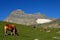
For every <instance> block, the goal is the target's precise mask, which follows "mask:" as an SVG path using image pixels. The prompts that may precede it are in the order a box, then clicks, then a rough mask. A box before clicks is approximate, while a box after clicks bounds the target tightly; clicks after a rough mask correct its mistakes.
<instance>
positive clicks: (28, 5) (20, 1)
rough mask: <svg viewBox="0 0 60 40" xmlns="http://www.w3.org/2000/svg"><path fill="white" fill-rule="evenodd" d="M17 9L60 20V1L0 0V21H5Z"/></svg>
mask: <svg viewBox="0 0 60 40" xmlns="http://www.w3.org/2000/svg"><path fill="white" fill-rule="evenodd" d="M16 9H22V10H24V11H25V12H26V13H35V12H40V13H41V14H45V15H46V16H47V17H49V18H60V0H0V20H4V19H5V18H6V17H7V16H8V15H9V14H10V12H12V11H13V10H16Z"/></svg>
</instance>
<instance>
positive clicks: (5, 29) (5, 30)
mask: <svg viewBox="0 0 60 40" xmlns="http://www.w3.org/2000/svg"><path fill="white" fill-rule="evenodd" d="M4 32H5V35H7V28H6V26H5V27H4Z"/></svg>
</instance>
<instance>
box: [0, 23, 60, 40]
mask: <svg viewBox="0 0 60 40" xmlns="http://www.w3.org/2000/svg"><path fill="white" fill-rule="evenodd" d="M5 23H6V22H0V40H34V39H36V38H37V39H39V40H56V39H53V38H52V37H56V36H57V37H59V38H60V34H56V31H58V30H59V29H51V32H50V33H47V32H41V31H40V28H35V29H34V28H32V27H29V26H25V25H19V24H15V25H16V27H17V30H18V33H19V36H11V35H7V36H4V29H3V26H4V24H5Z"/></svg>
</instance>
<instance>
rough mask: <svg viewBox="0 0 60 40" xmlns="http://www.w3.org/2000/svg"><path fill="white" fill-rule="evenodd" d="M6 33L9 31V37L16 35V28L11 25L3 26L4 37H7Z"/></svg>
mask: <svg viewBox="0 0 60 40" xmlns="http://www.w3.org/2000/svg"><path fill="white" fill-rule="evenodd" d="M7 31H10V32H11V35H16V34H18V33H17V29H16V26H15V25H13V24H5V25H4V32H5V35H7Z"/></svg>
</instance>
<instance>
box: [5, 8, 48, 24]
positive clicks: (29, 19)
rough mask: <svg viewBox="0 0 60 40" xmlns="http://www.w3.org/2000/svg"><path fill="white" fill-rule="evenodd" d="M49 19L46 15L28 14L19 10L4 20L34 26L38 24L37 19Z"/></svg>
mask: <svg viewBox="0 0 60 40" xmlns="http://www.w3.org/2000/svg"><path fill="white" fill-rule="evenodd" d="M38 18H39V19H47V17H46V15H44V14H40V12H37V13H34V14H27V13H25V12H24V11H23V10H20V9H17V10H14V11H12V12H11V13H10V15H9V16H8V17H7V18H6V19H5V20H4V21H7V22H12V23H17V24H24V25H32V24H37V22H36V20H37V19H38Z"/></svg>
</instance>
